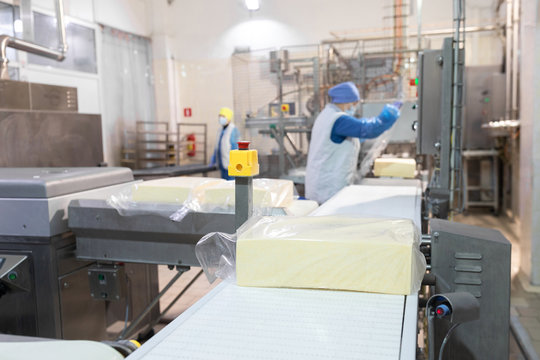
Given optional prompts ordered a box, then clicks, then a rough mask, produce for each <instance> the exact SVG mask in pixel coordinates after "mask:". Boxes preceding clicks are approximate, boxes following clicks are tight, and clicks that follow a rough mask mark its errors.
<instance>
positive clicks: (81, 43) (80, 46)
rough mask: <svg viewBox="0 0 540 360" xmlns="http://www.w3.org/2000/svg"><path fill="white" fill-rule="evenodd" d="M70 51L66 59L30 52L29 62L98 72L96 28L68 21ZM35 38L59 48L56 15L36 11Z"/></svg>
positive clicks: (49, 45)
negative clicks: (61, 59) (46, 56)
mask: <svg viewBox="0 0 540 360" xmlns="http://www.w3.org/2000/svg"><path fill="white" fill-rule="evenodd" d="M66 24H67V25H66V38H67V44H68V51H67V53H66V58H65V59H64V61H61V62H59V61H56V60H52V59H48V58H45V57H43V56H38V55H34V54H28V62H29V63H30V64H36V65H46V66H52V67H56V68H60V69H66V70H75V71H82V72H87V73H97V59H96V37H95V33H94V29H91V28H88V27H86V26H82V25H79V24H75V23H70V22H66ZM34 40H35V42H36V43H37V44H40V45H43V46H46V47H48V48H51V49H56V48H58V44H59V42H58V32H57V30H56V17H54V16H49V15H44V14H41V13H36V12H34Z"/></svg>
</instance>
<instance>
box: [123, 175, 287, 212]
mask: <svg viewBox="0 0 540 360" xmlns="http://www.w3.org/2000/svg"><path fill="white" fill-rule="evenodd" d="M234 189H235V184H234V181H225V180H222V179H212V178H205V177H171V178H165V179H158V180H150V181H145V182H142V183H138V184H135V185H133V188H132V194H133V195H132V199H133V201H136V202H157V203H184V202H185V201H197V202H198V203H199V204H201V205H211V206H216V207H231V206H232V207H234V205H235V190H234ZM293 200H294V184H293V182H292V181H290V180H279V179H254V180H253V205H254V206H256V207H287V206H289V205H291V203H292V202H293Z"/></svg>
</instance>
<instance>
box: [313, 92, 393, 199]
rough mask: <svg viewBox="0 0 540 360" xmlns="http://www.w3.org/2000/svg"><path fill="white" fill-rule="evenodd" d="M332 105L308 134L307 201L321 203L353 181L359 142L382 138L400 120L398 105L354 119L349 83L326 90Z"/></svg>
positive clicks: (354, 103) (355, 102)
mask: <svg viewBox="0 0 540 360" xmlns="http://www.w3.org/2000/svg"><path fill="white" fill-rule="evenodd" d="M328 95H329V96H330V99H331V103H329V104H327V105H326V107H325V108H324V109H323V111H322V112H321V113H320V114H319V116H318V117H317V119H315V123H314V125H313V129H312V131H311V142H310V144H309V152H308V160H307V168H306V179H305V188H306V198H308V199H310V200H315V201H317V202H318V203H319V204H322V203H323V202H325V201H326V200H328V199H329V198H331V197H332V196H333V195H334V194H336V193H337V192H338V191H339V190H341V189H342V188H344V187H345V186H347V185H350V184H352V183H353V181H354V177H355V173H356V171H357V165H358V155H359V153H360V139H373V138H376V137H377V136H379V135H381V134H382V133H383V132H385V131H386V130H388V129H390V128H391V127H392V125H393V124H394V123H395V122H396V120H397V119H398V118H399V115H400V113H399V108H400V107H401V102H395V103H393V104H387V105H385V106H384V108H383V110H382V112H381V113H380V114H379V115H378V116H376V117H371V118H360V119H358V118H355V117H354V114H355V111H356V106H357V105H358V102H359V101H360V93H359V92H358V89H357V88H356V85H354V83H352V82H344V83H341V84H338V85H336V86H334V87H332V88H331V89H330V90H329V91H328Z"/></svg>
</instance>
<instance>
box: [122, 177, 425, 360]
mask: <svg viewBox="0 0 540 360" xmlns="http://www.w3.org/2000/svg"><path fill="white" fill-rule="evenodd" d="M420 206H421V188H420V183H419V182H415V181H412V182H410V185H409V183H408V184H406V185H404V186H383V185H353V186H348V187H346V188H344V189H343V190H341V191H340V192H339V193H338V194H336V195H335V196H334V197H332V198H331V199H330V200H328V201H327V202H326V203H324V204H323V205H322V206H321V207H320V208H319V209H317V210H316V211H315V212H314V213H313V215H320V216H323V215H335V214H350V215H361V216H366V217H367V216H370V217H394V218H408V219H412V220H413V221H414V222H415V224H416V225H417V226H418V227H420ZM381 266H384V264H381ZM417 308H418V297H417V296H416V295H409V296H402V295H385V294H370V293H361V292H349V291H326V290H304V289H277V288H249V287H239V286H236V285H234V284H230V283H225V282H224V283H222V284H220V285H219V286H217V287H216V288H214V289H213V290H212V291H211V292H210V293H208V294H207V295H206V296H205V297H204V298H202V299H201V300H199V301H198V302H197V303H195V304H194V305H193V306H192V307H190V308H189V309H188V310H186V311H185V312H184V313H183V314H181V315H180V316H179V317H178V318H176V319H175V320H174V321H173V322H172V323H170V324H169V325H167V326H166V327H165V328H164V329H163V330H161V331H160V332H159V333H158V334H157V335H155V336H154V337H153V338H151V339H150V340H149V341H148V342H147V343H145V344H144V345H143V346H142V347H141V348H140V349H139V350H137V351H136V352H135V353H134V354H132V355H131V356H129V358H128V359H129V360H137V359H145V360H172V359H220V360H221V359H223V360H226V359H261V360H266V359H377V360H384V359H393V360H396V359H399V360H413V359H415V358H416V336H417V331H416V330H417Z"/></svg>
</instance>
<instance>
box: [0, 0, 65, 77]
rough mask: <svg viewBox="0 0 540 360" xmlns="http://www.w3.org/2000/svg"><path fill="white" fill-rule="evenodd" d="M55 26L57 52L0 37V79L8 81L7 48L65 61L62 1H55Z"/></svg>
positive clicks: (6, 36)
mask: <svg viewBox="0 0 540 360" xmlns="http://www.w3.org/2000/svg"><path fill="white" fill-rule="evenodd" d="M55 5H56V6H55V7H56V21H57V22H56V24H57V25H56V26H57V30H58V37H59V46H58V49H57V50H54V49H49V48H47V47H45V46H42V45H38V44H35V43H33V42H30V41H25V40H22V39H18V38H15V37H12V36H9V35H0V79H4V80H9V73H8V69H7V66H8V62H9V60H8V58H7V47H8V46H9V47H11V48H14V49H17V50H22V51H26V52H29V53H32V54H36V55H40V56H44V57H47V58H50V59H53V60H56V61H62V60H64V59H65V53H66V52H67V49H68V46H67V43H66V28H65V23H64V4H63V1H62V0H56V4H55Z"/></svg>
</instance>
